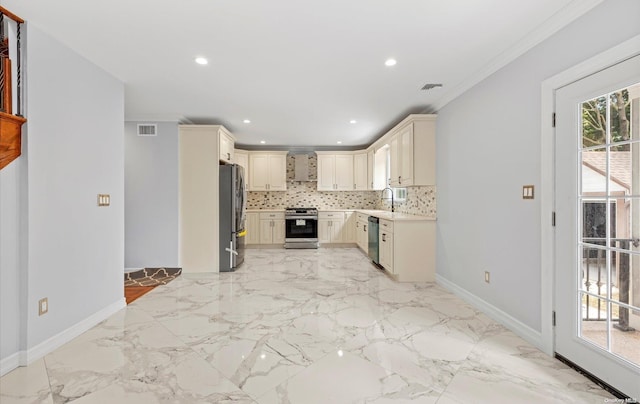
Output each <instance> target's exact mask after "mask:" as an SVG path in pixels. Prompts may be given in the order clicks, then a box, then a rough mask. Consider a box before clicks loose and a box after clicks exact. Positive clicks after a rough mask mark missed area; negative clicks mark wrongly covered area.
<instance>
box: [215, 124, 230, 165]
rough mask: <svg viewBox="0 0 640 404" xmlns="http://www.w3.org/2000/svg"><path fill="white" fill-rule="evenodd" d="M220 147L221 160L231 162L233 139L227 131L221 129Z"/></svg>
mask: <svg viewBox="0 0 640 404" xmlns="http://www.w3.org/2000/svg"><path fill="white" fill-rule="evenodd" d="M218 136H219V142H218V147H219V149H220V160H221V161H224V162H227V163H230V162H231V161H232V160H233V139H232V138H231V137H230V136H229V135H227V134H226V133H224V132H222V131H220V132H219V134H218Z"/></svg>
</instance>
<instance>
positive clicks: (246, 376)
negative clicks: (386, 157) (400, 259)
mask: <svg viewBox="0 0 640 404" xmlns="http://www.w3.org/2000/svg"><path fill="white" fill-rule="evenodd" d="M612 398H613V397H612V396H611V395H610V394H608V393H607V392H606V391H604V390H602V389H600V388H599V387H598V386H596V385H595V384H593V383H591V382H590V381H589V380H587V379H586V378H584V377H583V376H581V375H580V374H578V373H577V372H575V371H574V370H572V369H570V368H568V367H566V366H565V365H564V364H562V363H561V362H559V361H557V360H555V359H553V358H550V357H548V356H546V355H545V354H543V353H542V352H540V351H539V350H537V349H536V348H534V347H533V346H531V345H530V344H528V343H527V342H525V341H524V340H522V339H521V338H519V337H517V336H516V335H514V334H513V333H512V332H510V331H508V330H507V329H505V328H504V327H502V326H500V325H498V324H497V323H495V322H494V321H492V320H491V319H489V318H488V317H486V316H485V315H484V314H482V313H480V312H479V311H478V310H476V309H474V308H473V307H471V306H469V305H468V304H466V303H464V302H463V301H462V300H460V299H459V298H457V297H456V296H454V295H452V294H451V293H449V292H447V291H446V290H444V289H443V288H441V287H440V286H438V285H435V284H432V283H423V284H400V283H396V282H393V281H392V280H390V279H389V278H388V277H387V276H385V275H384V274H383V273H381V272H380V271H379V270H377V269H376V268H375V267H373V266H372V265H371V264H370V263H369V261H368V260H367V258H366V257H365V256H364V255H363V254H362V253H361V252H360V251H358V250H357V249H355V248H339V249H319V250H265V249H260V250H248V251H247V256H246V262H245V263H244V264H243V266H242V267H241V268H240V269H239V270H238V271H237V272H234V273H221V274H183V275H182V276H180V277H178V278H177V279H176V280H174V281H173V282H171V283H169V284H168V285H164V286H159V287H157V288H155V289H154V290H153V291H151V292H150V293H148V294H147V295H145V296H143V297H142V298H140V299H138V300H136V301H135V302H134V303H132V304H131V305H129V306H127V308H126V309H123V310H122V311H120V312H118V313H116V314H115V315H113V316H112V317H110V318H109V319H107V320H106V321H104V322H102V323H101V324H99V325H97V326H96V327H94V328H92V329H91V330H89V331H87V332H85V333H84V334H82V335H81V336H79V337H77V338H76V339H74V340H73V341H71V342H69V343H68V344H66V345H64V346H62V347H61V348H59V349H57V350H56V351H54V352H52V353H50V354H49V355H47V356H45V357H44V358H42V359H40V360H38V361H36V362H35V363H33V364H32V365H30V366H28V367H23V368H18V369H16V370H14V371H12V372H10V373H9V374H7V375H5V376H4V377H2V378H0V403H2V404H12V403H67V402H74V403H78V404H80V403H110V404H111V403H253V404H270V403H288V404H295V403H305V404H312V403H376V404H382V403H439V404H450V403H603V402H605V400H606V399H612Z"/></svg>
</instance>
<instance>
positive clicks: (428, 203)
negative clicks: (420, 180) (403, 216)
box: [376, 186, 437, 217]
mask: <svg viewBox="0 0 640 404" xmlns="http://www.w3.org/2000/svg"><path fill="white" fill-rule="evenodd" d="M385 197H386V198H390V197H389V191H387V192H386V193H385ZM394 205H395V208H396V209H395V211H396V212H401V213H407V214H411V215H420V216H428V217H436V212H437V211H436V187H435V186H427V187H409V188H407V199H405V200H404V201H402V202H394ZM376 209H383V210H391V199H380V198H378V202H377V204H376Z"/></svg>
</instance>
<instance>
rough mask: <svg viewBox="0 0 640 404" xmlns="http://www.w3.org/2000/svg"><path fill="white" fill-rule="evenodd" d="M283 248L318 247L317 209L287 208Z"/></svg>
mask: <svg viewBox="0 0 640 404" xmlns="http://www.w3.org/2000/svg"><path fill="white" fill-rule="evenodd" d="M284 222H285V239H284V248H318V209H316V208H287V209H285V212H284Z"/></svg>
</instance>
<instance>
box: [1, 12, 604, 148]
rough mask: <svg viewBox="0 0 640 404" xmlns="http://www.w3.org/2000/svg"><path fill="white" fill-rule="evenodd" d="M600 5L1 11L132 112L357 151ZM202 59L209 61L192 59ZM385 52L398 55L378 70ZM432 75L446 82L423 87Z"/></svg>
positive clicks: (249, 137) (252, 141)
mask: <svg viewBox="0 0 640 404" xmlns="http://www.w3.org/2000/svg"><path fill="white" fill-rule="evenodd" d="M600 1H601V0H518V1H513V0H482V1H478V0H398V1H390V0H322V1H318V0H315V1H300V0H273V1H265V0H184V1H180V2H176V1H168V0H134V1H132V0H110V1H97V0H94V1H90V0H85V1H82V0H56V1H50V0H3V3H4V5H3V6H4V7H5V8H7V9H8V10H10V11H12V12H14V13H15V14H17V15H19V16H20V17H22V18H24V19H25V20H27V22H30V23H33V24H34V25H36V26H37V27H38V28H40V29H41V30H43V31H44V32H46V33H48V34H49V35H51V36H52V37H54V38H56V39H58V40H59V41H60V42H62V43H64V44H66V45H67V46H69V47H70V48H72V49H74V50H75V51H76V52H78V53H79V54H81V55H83V56H84V57H85V58H87V59H89V60H90V61H92V62H93V63H95V64H97V65H98V66H100V67H102V68H103V69H104V70H106V71H107V72H109V73H111V74H112V75H114V76H115V77H117V78H118V79H120V80H122V81H123V82H124V83H125V108H126V118H127V120H142V121H167V120H169V121H171V120H173V121H175V120H180V121H181V122H191V123H201V124H205V123H206V124H223V125H225V126H226V127H227V128H228V129H229V130H231V131H232V132H233V133H234V135H235V136H236V139H237V140H236V143H237V144H241V145H245V146H248V147H252V146H257V147H265V148H268V147H274V146H330V147H336V148H340V147H346V148H349V147H351V148H353V147H356V146H361V145H368V144H370V143H371V142H372V141H373V140H375V139H377V138H378V137H379V136H381V135H382V134H383V133H384V132H385V131H387V130H388V129H389V128H390V127H392V126H393V125H394V124H396V123H397V122H399V121H400V120H401V119H402V118H404V117H405V116H406V115H407V114H408V113H425V112H427V113H428V112H435V111H437V110H438V109H439V108H440V107H442V106H443V105H444V104H446V103H447V102H448V101H450V100H452V99H453V98H455V97H456V96H457V95H459V94H460V93H461V92H463V91H464V90H466V89H468V88H469V87H470V86H471V85H473V84H475V83H477V82H478V81H479V80H481V79H482V78H484V77H486V76H487V75H488V74H490V73H492V72H494V71H495V70H497V69H498V68H499V67H501V66H503V65H504V64H506V63H507V62H509V61H510V60H512V59H513V58H514V57H516V56H518V55H520V54H522V53H523V52H524V51H526V50H527V49H529V48H530V47H531V46H533V45H535V44H537V43H539V42H540V41H541V40H543V39H544V38H546V37H547V36H549V35H550V34H552V33H553V32H555V31H557V30H558V29H559V28H561V27H562V26H564V25H566V24H567V23H568V22H570V21H571V20H573V19H575V18H577V17H578V16H579V15H581V14H582V13H584V12H586V11H587V10H588V9H590V8H592V7H593V6H594V5H595V4H597V3H599V2H600ZM196 57H205V58H207V59H208V62H209V63H208V64H207V65H204V66H203V65H198V64H196V63H195V62H194V59H195V58H196ZM389 58H394V59H396V60H397V64H396V65H395V66H391V67H389V66H386V65H385V61H386V60H387V59H389ZM427 83H438V84H442V85H443V86H442V87H440V88H434V89H432V90H429V91H423V90H421V88H422V87H423V86H424V85H425V84H427ZM245 119H249V120H251V123H243V121H244V120H245ZM352 120H355V121H357V122H356V123H350V121H352ZM261 140H264V141H265V142H266V144H265V145H264V146H261V145H260V143H259V142H260V141H261ZM339 141H340V142H342V143H341V144H338V143H337V142H339Z"/></svg>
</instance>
